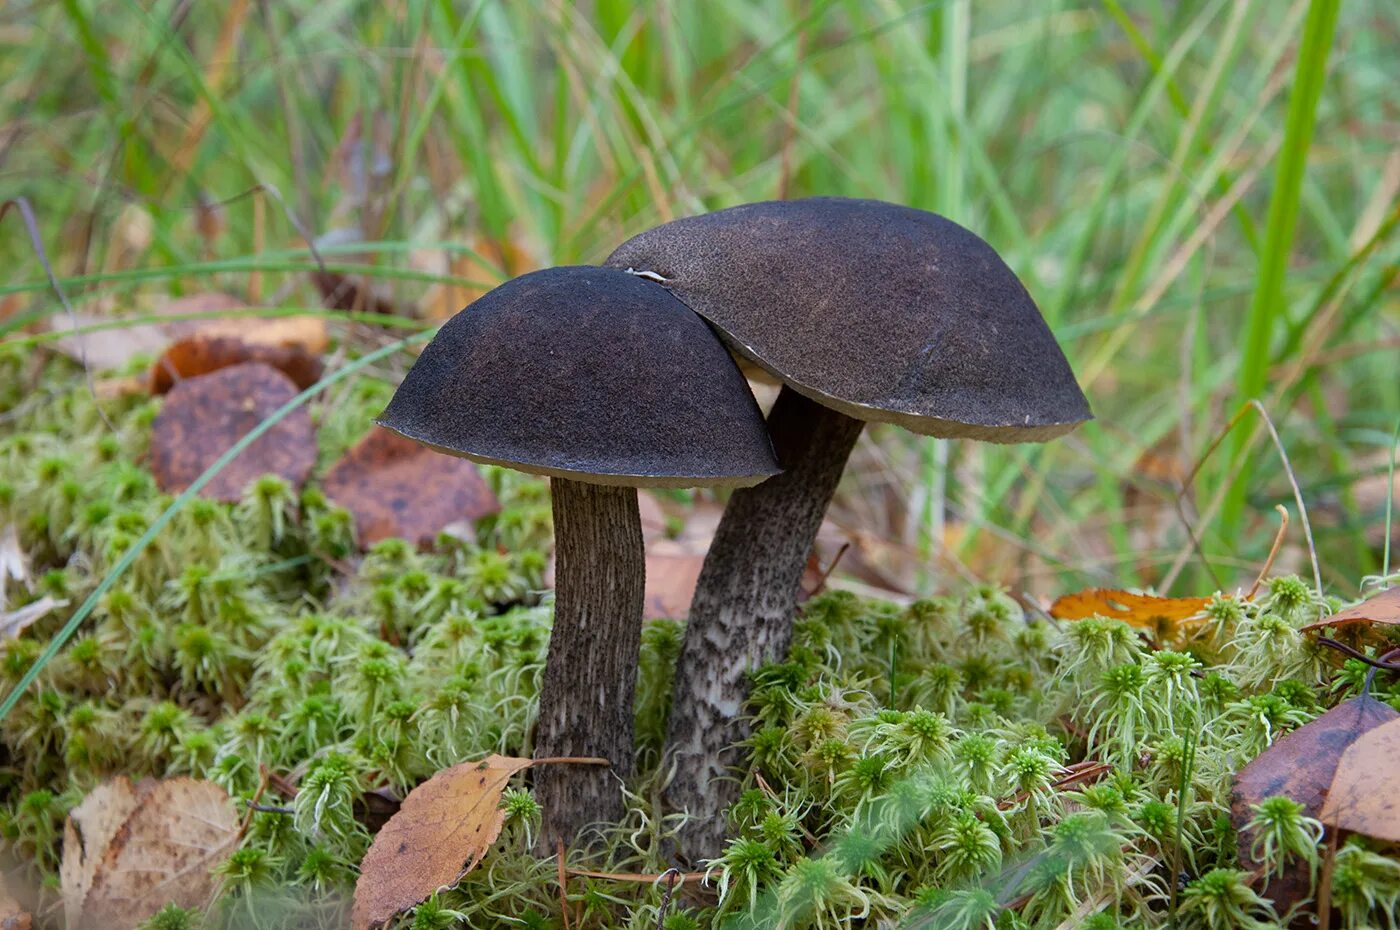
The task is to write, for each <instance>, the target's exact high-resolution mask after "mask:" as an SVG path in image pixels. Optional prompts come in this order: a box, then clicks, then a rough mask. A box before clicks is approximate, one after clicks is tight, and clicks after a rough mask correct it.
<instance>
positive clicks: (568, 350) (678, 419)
mask: <svg viewBox="0 0 1400 930" xmlns="http://www.w3.org/2000/svg"><path fill="white" fill-rule="evenodd" d="M379 422H380V423H381V425H383V426H387V427H388V428H390V429H392V430H394V431H396V432H398V433H401V434H403V435H404V436H407V437H408V438H410V439H414V440H417V441H418V442H422V443H425V444H427V445H429V446H432V447H433V448H435V449H437V450H439V451H442V452H446V453H449V454H451V455H460V456H465V457H466V458H469V459H473V460H475V461H477V462H484V463H487V464H493V465H504V466H506V467H509V468H514V469H518V470H520V471H524V472H530V473H533V474H538V475H547V476H549V478H550V485H551V492H552V494H551V496H552V501H553V510H554V533H555V560H556V569H555V600H554V630H553V633H552V634H551V637H550V641H549V656H548V659H547V660H546V663H545V672H544V679H543V682H542V685H541V693H540V711H539V720H538V724H537V727H536V735H535V743H534V745H535V754H536V756H537V757H541V756H601V757H603V758H606V759H608V760H610V761H611V763H612V765H611V772H609V771H607V770H605V769H600V768H598V767H596V766H595V767H586V766H553V765H552V766H544V767H541V768H540V769H538V770H537V771H536V773H535V787H536V795H537V797H538V799H539V801H540V804H541V806H542V807H543V809H544V825H543V829H542V830H541V835H540V848H541V849H542V850H546V851H551V852H552V851H553V849H554V846H555V842H556V841H557V840H560V839H562V840H563V841H564V842H566V843H570V842H573V841H574V839H575V836H576V835H577V833H578V831H579V829H580V828H581V827H583V826H584V825H585V824H587V823H589V822H595V821H607V820H616V819H618V818H619V816H620V815H621V812H622V795H621V792H620V790H619V783H618V778H619V777H622V778H625V777H626V776H627V775H629V774H630V773H631V771H632V759H633V751H634V747H633V735H632V730H633V720H632V714H633V694H634V692H635V688H636V674H637V657H638V649H639V645H640V635H641V626H642V603H643V586H644V580H645V561H644V557H643V550H642V533H641V520H640V516H639V513H638V509H637V491H636V489H637V488H638V487H695V486H705V487H742V486H746V485H751V484H754V483H756V482H758V481H762V480H763V479H765V478H767V477H768V476H770V475H772V474H774V473H775V472H776V471H777V470H778V469H777V464H776V461H775V459H774V456H773V449H772V445H771V443H770V442H769V440H768V434H767V432H766V431H765V429H764V424H763V417H762V414H761V412H760V411H759V409H758V405H757V403H756V402H755V401H754V399H753V395H752V394H751V393H750V392H749V388H748V384H747V383H746V382H745V381H744V378H743V376H742V375H741V374H740V372H739V369H738V368H737V367H736V366H735V364H734V361H733V359H732V358H731V357H730V356H729V354H728V353H727V352H726V351H725V349H724V346H723V345H722V344H721V343H720V341H719V340H718V339H717V338H716V337H715V335H714V333H713V332H711V331H710V329H709V327H707V326H706V325H705V323H704V321H702V320H701V319H700V318H699V317H697V316H696V315H695V314H693V313H691V312H690V311H689V310H687V309H686V307H685V305H684V304H682V303H681V302H680V301H678V300H676V298H675V297H673V296H671V295H670V294H669V293H667V292H666V290H665V289H663V288H661V287H659V286H657V285H656V284H654V283H651V282H648V281H645V280H643V279H642V278H639V277H635V276H633V275H628V274H625V273H623V272H621V271H618V270H616V269H612V268H596V267H569V268H552V269H548V270H545V271H538V272H534V273H532V274H527V275H524V276H523V277H520V278H516V279H515V280H513V281H509V282H507V283H506V284H503V285H501V286H500V287H498V288H496V289H495V290H493V291H491V292H490V293H488V294H486V295H485V296H483V297H481V298H480V299H478V300H477V301H475V302H474V303H472V304H471V305H470V306H468V307H467V308H466V309H465V310H463V311H462V312H460V313H458V314H457V315H456V316H455V317H453V318H452V319H451V320H449V321H448V322H447V323H446V324H445V325H444V326H443V327H442V329H441V330H440V331H439V332H438V334H437V336H436V337H435V338H434V339H433V340H432V342H431V343H429V344H428V346H427V348H425V349H424V350H423V354H422V355H421V356H419V358H418V361H417V362H416V363H415V364H414V366H413V368H412V369H411V370H410V371H409V373H408V375H407V377H405V378H404V380H403V384H401V385H400V386H399V389H398V391H397V392H396V393H395V394H394V397H393V399H392V400H391V401H390V403H389V406H388V408H387V409H386V410H385V411H384V414H383V416H382V417H381V418H380V421H379Z"/></svg>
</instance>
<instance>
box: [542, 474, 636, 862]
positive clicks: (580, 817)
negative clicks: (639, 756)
mask: <svg viewBox="0 0 1400 930" xmlns="http://www.w3.org/2000/svg"><path fill="white" fill-rule="evenodd" d="M550 490H551V495H550V496H551V501H552V506H553V510H554V559H555V595H554V632H553V633H552V634H551V636H550V639H549V657H548V659H547V660H546V661H545V668H544V681H543V683H542V685H541V688H540V713H539V721H538V724H537V727H536V731H535V745H534V750H535V751H534V754H535V756H536V757H545V756H601V757H603V758H605V759H608V760H609V761H610V762H611V763H612V765H611V767H596V766H584V765H549V766H541V767H540V768H538V769H536V770H535V776H534V777H535V796H536V798H537V799H538V800H539V803H540V806H541V807H542V808H543V811H544V813H543V824H542V825H541V829H540V836H539V841H538V843H537V844H536V845H537V849H538V851H539V852H540V854H541V855H553V854H554V852H555V851H556V841H557V840H563V842H564V843H565V844H566V845H572V844H573V843H574V842H575V840H576V838H577V836H578V832H579V830H580V829H582V828H583V827H584V826H585V825H587V824H589V823H593V822H595V821H617V820H619V819H621V817H622V810H623V807H622V793H621V790H620V789H621V785H620V783H619V779H624V778H626V777H627V776H629V775H631V774H632V761H633V742H632V740H633V737H632V720H633V717H632V714H633V709H632V708H633V697H634V695H635V693H636V686H637V657H638V652H639V650H640V648H641V633H642V603H643V592H644V585H645V579H646V561H645V556H644V553H643V549H642V521H641V516H640V514H639V512H638V510H637V491H636V489H635V488H630V487H613V486H603V485H596V484H587V483H584V482H581V481H571V480H569V479H567V478H553V479H551V482H550Z"/></svg>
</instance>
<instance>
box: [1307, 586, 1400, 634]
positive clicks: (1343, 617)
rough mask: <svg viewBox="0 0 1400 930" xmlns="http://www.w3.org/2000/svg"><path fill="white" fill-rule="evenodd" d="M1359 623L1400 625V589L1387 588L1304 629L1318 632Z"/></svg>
mask: <svg viewBox="0 0 1400 930" xmlns="http://www.w3.org/2000/svg"><path fill="white" fill-rule="evenodd" d="M1357 623H1379V624H1383V625H1387V626H1389V625H1393V624H1397V623H1400V587H1394V588H1386V589H1385V590H1384V591H1382V592H1381V593H1379V594H1376V595H1372V596H1371V597H1368V598H1367V599H1366V600H1364V601H1362V602H1361V603H1360V604H1357V605H1356V606H1355V607H1348V608H1347V609H1346V610H1339V611H1337V612H1336V613H1335V614H1333V615H1332V616H1330V617H1328V618H1326V619H1325V620H1319V621H1317V622H1316V623H1309V624H1308V625H1307V626H1305V627H1303V629H1304V630H1318V629H1321V628H1322V627H1328V626H1330V627H1339V626H1351V625H1353V624H1357Z"/></svg>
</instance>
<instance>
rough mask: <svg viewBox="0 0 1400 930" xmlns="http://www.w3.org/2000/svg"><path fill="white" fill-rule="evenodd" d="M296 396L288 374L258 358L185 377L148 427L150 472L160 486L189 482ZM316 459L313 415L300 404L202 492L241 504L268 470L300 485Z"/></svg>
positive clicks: (179, 488) (181, 485) (184, 485)
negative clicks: (252, 484)
mask: <svg viewBox="0 0 1400 930" xmlns="http://www.w3.org/2000/svg"><path fill="white" fill-rule="evenodd" d="M296 393H297V390H296V385H294V384H293V383H292V382H291V380H290V379H289V378H288V377H287V376H286V375H284V374H282V373H281V372H280V371H278V370H277V369H275V368H272V367H270V366H268V365H264V364H262V363H260V362H245V363H244V364H241V365H234V366H232V367H229V368H222V369H220V370H218V371H216V372H213V373H212V374H207V375H201V376H199V377H198V378H190V379H188V380H186V381H181V382H180V383H179V384H177V385H176V386H175V387H174V389H172V390H171V391H170V393H169V394H168V395H166V398H165V405H164V406H163V407H162V408H161V411H160V414H159V415H158V416H157V417H156V420H155V424H154V426H153V427H152V431H151V471H152V473H154V475H155V478H156V483H157V484H158V485H159V486H160V489H161V490H162V491H172V492H173V491H182V490H184V489H185V488H187V487H189V486H190V484H192V483H193V482H194V480H195V479H196V478H198V477H199V476H200V474H201V473H203V471H204V470H205V469H206V468H208V467H209V466H210V465H212V464H213V463H214V462H215V461H216V460H217V459H218V458H219V456H221V455H223V454H224V453H225V452H227V451H228V450H229V448H230V447H232V446H233V444H234V443H236V442H237V441H238V440H240V439H242V438H243V437H244V436H246V435H247V434H248V433H249V432H251V431H252V430H253V428H254V427H256V426H257V425H258V424H259V423H261V422H262V421H263V420H264V419H266V418H267V417H268V416H269V415H270V414H272V413H273V412H274V411H276V410H277V408H279V407H281V406H282V405H283V404H285V403H286V402H287V401H289V400H291V399H292V398H293V397H295V396H296ZM315 463H316V438H315V434H314V433H313V431H312V427H311V415H310V414H309V413H308V412H307V410H306V408H305V407H299V408H298V409H296V410H293V411H292V412H291V413H289V414H288V415H287V416H286V417H284V418H283V419H282V420H281V421H279V422H278V423H276V424H275V425H274V426H273V427H272V428H271V429H269V430H268V431H267V432H266V433H264V434H263V435H262V436H259V437H258V439H257V440H255V441H254V442H253V443H252V444H251V445H250V446H248V448H246V449H244V450H243V451H242V452H241V453H239V454H238V456H237V457H236V458H234V460H233V461H232V462H230V463H229V464H228V465H227V466H226V467H225V468H224V469H223V470H222V471H220V472H219V473H218V474H217V475H215V476H214V478H213V480H211V481H210V482H209V483H208V484H207V485H205V486H204V488H203V489H202V490H201V491H200V493H201V494H202V495H203V496H205V497H209V498H213V499H215V500H224V501H236V500H238V499H239V498H240V497H242V495H243V489H244V488H246V487H247V486H248V483H249V482H251V481H253V480H254V479H255V478H258V477H260V476H262V475H265V474H269V473H271V474H276V475H279V476H281V477H282V478H285V479H286V480H287V481H288V482H290V483H291V485H292V486H293V487H294V488H300V487H301V486H302V484H303V483H305V481H306V477H307V475H308V474H310V472H311V468H312V466H313V465H314V464H315Z"/></svg>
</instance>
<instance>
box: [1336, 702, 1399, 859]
mask: <svg viewBox="0 0 1400 930" xmlns="http://www.w3.org/2000/svg"><path fill="white" fill-rule="evenodd" d="M1317 819H1318V820H1321V821H1322V822H1323V823H1325V824H1327V825H1328V826H1329V827H1335V828H1336V829H1338V830H1350V831H1352V832H1353V833H1362V834H1365V835H1366V836H1370V837H1375V838H1376V839H1378V840H1388V841H1390V842H1392V843H1400V720H1395V719H1392V720H1391V721H1390V722H1389V723H1385V724H1382V725H1380V726H1378V727H1374V728H1373V729H1371V730H1369V731H1367V732H1366V733H1365V734H1363V735H1362V736H1360V737H1358V738H1357V739H1356V741H1355V742H1353V743H1352V744H1351V745H1350V746H1348V747H1347V749H1346V752H1344V753H1342V758H1341V761H1340V762H1339V763H1338V764H1337V775H1336V777H1335V778H1334V779H1332V787H1331V789H1330V790H1329V791H1328V792H1327V800H1326V801H1325V802H1323V805H1322V812H1321V813H1320V814H1318V816H1317Z"/></svg>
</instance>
